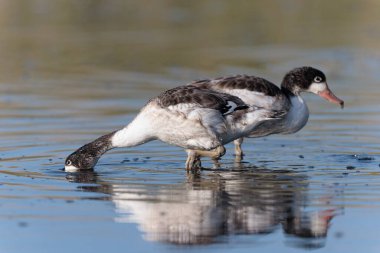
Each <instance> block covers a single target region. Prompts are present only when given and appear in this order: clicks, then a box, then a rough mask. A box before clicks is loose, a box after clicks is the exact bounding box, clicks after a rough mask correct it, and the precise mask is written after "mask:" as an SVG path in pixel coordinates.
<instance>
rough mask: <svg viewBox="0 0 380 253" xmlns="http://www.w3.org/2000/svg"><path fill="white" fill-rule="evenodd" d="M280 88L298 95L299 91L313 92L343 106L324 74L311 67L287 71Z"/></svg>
mask: <svg viewBox="0 0 380 253" xmlns="http://www.w3.org/2000/svg"><path fill="white" fill-rule="evenodd" d="M281 88H282V89H283V90H284V91H287V92H288V93H289V92H290V94H294V95H299V94H300V93H301V92H311V93H314V94H316V95H318V96H320V97H322V98H324V99H326V100H327V101H329V102H331V103H334V104H338V105H340V107H341V108H343V107H344V101H343V100H341V99H340V98H338V97H337V96H335V94H334V93H333V92H332V91H331V90H330V88H329V86H328V85H327V80H326V76H325V74H324V73H323V72H322V71H320V70H318V69H315V68H312V67H301V68H295V69H293V70H291V71H290V72H288V73H287V74H286V75H285V77H284V79H283V81H282V84H281Z"/></svg>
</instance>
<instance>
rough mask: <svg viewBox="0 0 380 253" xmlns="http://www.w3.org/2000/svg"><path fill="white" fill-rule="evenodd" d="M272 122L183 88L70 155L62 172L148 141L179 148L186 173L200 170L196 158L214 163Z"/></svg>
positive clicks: (269, 113)
mask: <svg viewBox="0 0 380 253" xmlns="http://www.w3.org/2000/svg"><path fill="white" fill-rule="evenodd" d="M276 117H277V111H275V110H271V109H270V108H269V110H268V109H267V108H261V107H256V106H248V105H247V104H246V103H244V102H243V100H242V99H240V98H239V97H237V96H234V95H231V94H228V93H223V92H218V91H215V90H213V89H207V88H202V87H199V86H198V85H189V84H188V85H182V86H179V87H176V88H172V89H169V90H167V91H164V92H163V93H161V94H160V95H158V96H157V97H155V98H152V99H150V100H149V101H148V102H147V104H146V105H145V106H144V107H143V108H142V109H141V110H140V112H139V113H138V114H137V115H136V117H135V118H134V119H133V120H132V121H131V122H130V123H129V124H127V125H126V126H125V127H123V128H121V129H119V130H116V131H113V132H110V133H108V134H105V135H103V136H101V137H99V138H97V139H95V140H94V141H92V142H90V143H87V144H85V145H83V146H82V147H80V148H78V149H77V150H76V151H74V152H73V153H71V154H70V155H69V156H68V157H67V158H66V160H65V168H64V170H65V171H66V172H77V171H81V170H91V169H93V168H94V167H95V165H96V164H97V162H98V160H99V159H100V158H101V157H102V155H104V154H105V153H106V152H107V151H109V150H111V149H114V148H127V147H128V148H130V147H134V146H138V145H142V144H144V143H147V142H150V141H153V140H160V141H163V142H166V143H168V144H171V145H175V146H179V147H181V148H184V149H185V150H186V152H187V160H186V163H185V167H186V169H187V170H194V169H199V168H200V167H201V163H200V157H210V158H212V159H213V160H217V159H219V158H220V157H222V156H223V155H224V154H225V151H226V150H225V147H224V145H225V144H227V143H229V142H232V141H233V140H235V139H237V138H240V137H243V136H246V135H248V134H249V133H251V132H252V130H253V128H254V127H256V125H258V124H261V122H263V121H268V120H271V119H275V118H276Z"/></svg>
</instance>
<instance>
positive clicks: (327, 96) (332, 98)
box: [318, 87, 344, 109]
mask: <svg viewBox="0 0 380 253" xmlns="http://www.w3.org/2000/svg"><path fill="white" fill-rule="evenodd" d="M318 95H319V96H320V97H323V98H324V99H326V100H327V101H329V102H331V103H335V104H338V105H340V107H341V108H342V109H343V108H344V101H343V100H341V99H340V98H338V97H337V96H335V95H334V93H333V92H332V91H331V90H330V89H329V87H327V88H326V89H325V90H324V91H321V92H319V93H318Z"/></svg>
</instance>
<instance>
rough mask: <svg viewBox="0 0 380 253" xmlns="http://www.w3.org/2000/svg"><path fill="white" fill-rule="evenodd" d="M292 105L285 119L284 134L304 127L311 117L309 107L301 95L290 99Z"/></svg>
mask: <svg viewBox="0 0 380 253" xmlns="http://www.w3.org/2000/svg"><path fill="white" fill-rule="evenodd" d="M290 101H291V103H292V105H291V107H290V110H289V112H288V114H287V115H286V117H285V119H284V121H285V122H284V123H285V124H284V129H283V131H281V133H282V134H291V133H295V132H297V131H299V130H300V129H301V128H303V127H304V126H305V125H306V123H307V121H308V119H309V109H308V108H307V105H306V103H305V101H304V100H303V99H302V97H300V96H293V97H291V99H290Z"/></svg>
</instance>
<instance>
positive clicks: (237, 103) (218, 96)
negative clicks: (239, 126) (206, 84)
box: [156, 85, 248, 114]
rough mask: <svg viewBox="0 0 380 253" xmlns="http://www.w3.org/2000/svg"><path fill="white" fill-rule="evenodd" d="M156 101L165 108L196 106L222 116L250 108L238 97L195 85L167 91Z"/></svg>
mask: <svg viewBox="0 0 380 253" xmlns="http://www.w3.org/2000/svg"><path fill="white" fill-rule="evenodd" d="M156 101H157V103H158V104H159V105H160V106H161V107H163V108H166V107H169V106H174V105H178V104H196V105H198V106H199V107H200V108H210V109H215V110H218V111H220V112H221V113H222V114H229V113H232V112H233V111H236V110H242V109H246V108H248V106H247V105H246V104H245V103H244V102H243V101H242V100H241V99H240V98H238V97H236V96H232V95H229V94H225V93H221V92H217V91H213V90H208V89H204V88H201V87H196V86H193V85H186V86H179V87H176V88H173V89H170V90H167V91H165V92H163V93H162V94H161V95H159V96H158V97H157V98H156Z"/></svg>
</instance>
